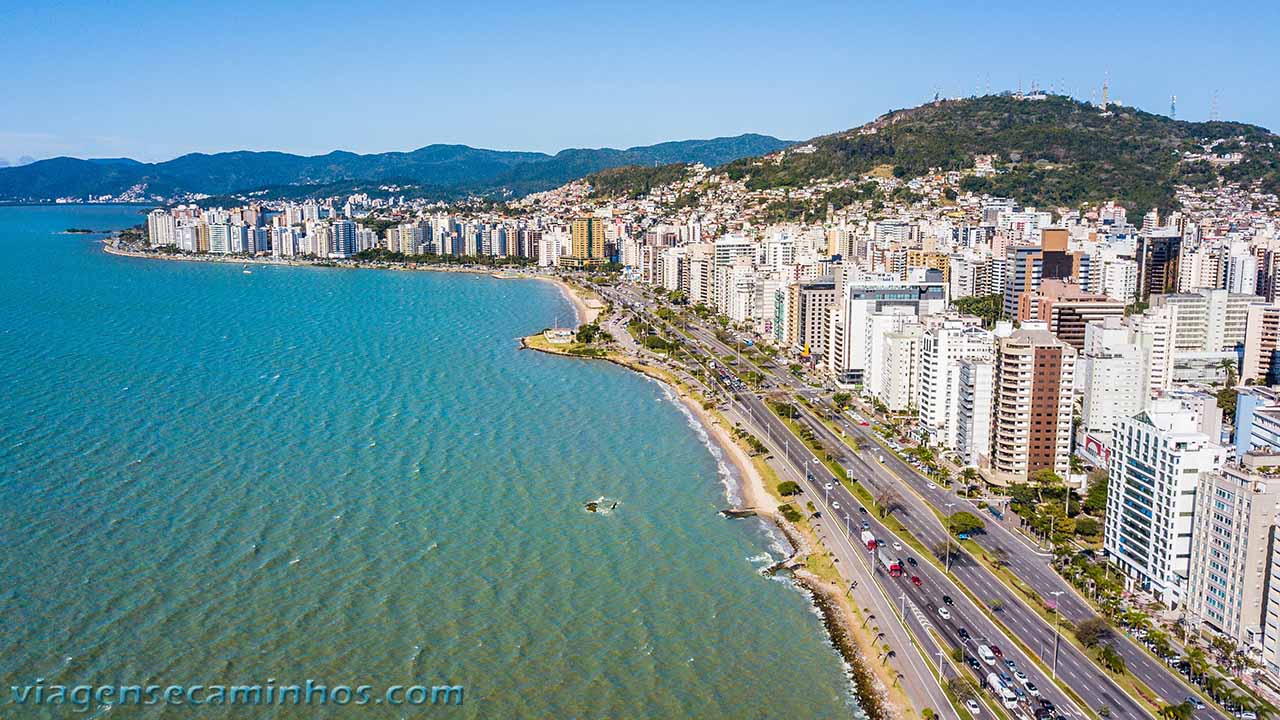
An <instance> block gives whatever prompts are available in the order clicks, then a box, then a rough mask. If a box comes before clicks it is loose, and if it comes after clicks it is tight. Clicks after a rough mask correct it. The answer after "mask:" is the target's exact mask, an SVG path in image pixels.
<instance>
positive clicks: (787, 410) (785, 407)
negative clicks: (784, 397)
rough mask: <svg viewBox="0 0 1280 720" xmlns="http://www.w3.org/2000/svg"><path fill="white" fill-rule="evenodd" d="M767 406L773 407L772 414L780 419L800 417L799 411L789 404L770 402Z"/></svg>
mask: <svg viewBox="0 0 1280 720" xmlns="http://www.w3.org/2000/svg"><path fill="white" fill-rule="evenodd" d="M769 405H770V406H772V407H773V412H774V413H776V414H777V416H778V417H780V418H787V419H795V418H797V417H800V413H799V411H797V410H796V408H795V406H794V405H792V404H790V403H784V402H771V403H769Z"/></svg>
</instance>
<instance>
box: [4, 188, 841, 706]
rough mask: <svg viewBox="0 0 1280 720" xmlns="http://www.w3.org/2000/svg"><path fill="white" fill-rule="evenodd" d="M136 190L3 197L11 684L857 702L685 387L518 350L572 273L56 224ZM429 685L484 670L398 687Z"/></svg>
mask: <svg viewBox="0 0 1280 720" xmlns="http://www.w3.org/2000/svg"><path fill="white" fill-rule="evenodd" d="M140 210H141V209H140V208H137V207H119V206H115V207H108V206H61V207H2V208H0V277H2V278H3V279H2V281H0V303H2V304H3V307H4V308H5V312H4V314H3V318H0V393H2V394H3V401H2V402H0V578H2V580H0V716H2V717H6V718H9V717H14V718H21V717H33V718H34V717H68V716H72V715H73V714H72V713H71V712H70V711H69V707H68V706H53V705H45V706H42V707H34V706H32V705H31V703H32V700H31V699H28V701H27V704H26V705H18V704H17V701H16V699H15V698H14V697H13V691H11V686H19V687H22V686H27V685H40V686H41V687H43V688H45V692H46V697H47V696H48V694H49V693H51V692H52V690H51V688H53V686H56V685H64V686H76V685H88V686H94V687H98V686H132V685H149V684H154V685H157V686H160V687H165V688H167V687H168V686H170V685H174V686H178V687H180V688H183V692H184V693H189V692H190V690H189V688H190V686H192V685H197V684H198V685H203V686H206V687H209V688H212V687H216V686H232V685H239V686H255V685H256V686H258V687H259V688H271V687H273V686H288V685H294V684H297V685H301V684H303V683H305V682H306V681H307V680H311V681H312V683H313V687H314V686H319V685H323V686H325V687H326V688H328V689H335V688H337V687H338V686H350V687H356V686H360V685H367V686H369V687H370V688H372V689H371V690H370V691H369V697H370V698H371V700H370V701H369V702H368V703H367V704H365V705H364V706H362V707H361V708H360V709H359V710H357V709H355V704H354V703H350V704H346V705H337V700H338V699H339V698H338V695H339V692H338V691H336V690H333V698H332V700H331V701H326V704H325V705H323V706H316V705H313V706H311V707H297V706H293V705H289V704H283V705H282V704H275V705H270V706H268V705H265V704H264V705H262V706H260V707H258V708H256V709H253V710H248V711H246V710H245V709H244V708H234V709H232V708H227V707H214V706H212V705H210V704H206V705H205V706H204V707H201V708H199V709H195V708H191V707H186V708H184V709H182V710H177V709H174V708H172V707H165V706H164V705H163V702H161V703H160V704H157V705H152V706H147V707H144V708H139V707H115V708H108V707H106V706H105V705H97V704H96V703H89V704H91V705H97V706H96V707H92V708H89V709H88V710H87V711H86V712H81V713H74V716H76V717H94V716H120V717H160V716H161V715H163V716H165V717H172V716H177V715H179V714H182V713H189V714H191V716H193V717H196V716H200V714H201V713H203V714H204V715H207V716H211V717H223V716H230V715H236V716H238V717H359V716H362V715H367V716H368V717H371V718H377V717H406V716H409V715H411V714H418V713H423V712H426V713H431V714H438V715H442V716H451V717H466V718H471V717H494V718H517V717H564V718H571V717H577V718H604V717H613V718H621V717H626V718H671V717H686V716H688V717H700V718H783V717H790V718H836V717H861V710H860V709H859V707H858V703H857V699H856V697H855V696H854V693H853V689H852V683H851V681H850V679H849V678H848V677H847V675H846V672H845V669H844V667H843V666H842V663H841V661H840V658H839V656H838V654H837V652H836V651H835V650H834V649H833V648H832V647H831V644H830V642H829V641H828V640H827V638H826V636H825V633H824V631H823V627H822V624H821V620H820V618H819V617H818V615H817V614H816V613H815V611H814V609H813V607H812V604H811V602H810V601H809V599H808V597H807V596H805V595H804V594H803V593H802V592H800V591H799V590H798V589H796V588H795V587H794V586H793V585H792V584H791V583H790V582H788V581H786V580H783V579H772V578H766V577H763V576H761V575H760V574H759V572H758V570H759V568H761V567H763V566H765V565H767V564H769V563H770V562H772V561H773V560H775V559H778V558H779V557H781V554H782V552H783V548H782V546H781V544H780V542H779V539H778V538H777V537H776V536H775V535H774V534H773V533H772V532H770V530H769V529H768V528H767V527H766V526H765V525H764V524H763V523H761V522H758V521H755V520H749V521H741V520H736V521H735V520H727V519H725V518H722V517H720V516H719V515H718V514H717V512H716V511H717V510H718V509H720V508H722V507H725V506H726V505H727V504H729V502H730V500H729V499H727V498H726V492H727V488H728V487H729V486H728V484H727V474H726V473H727V472H728V471H727V469H726V468H725V467H724V464H723V463H721V462H720V460H719V457H718V450H716V449H715V448H713V447H712V446H710V445H709V444H708V442H707V439H706V435H705V433H703V432H702V431H701V430H700V429H699V428H698V427H697V426H696V424H695V423H693V421H692V419H691V418H690V417H689V415H688V414H687V412H686V411H685V410H684V409H683V408H682V407H680V406H679V405H678V404H677V403H676V402H674V401H673V399H672V398H671V397H670V396H669V394H668V393H667V392H666V391H665V390H664V388H663V387H662V386H661V385H659V384H657V383H655V382H652V381H650V380H647V379H645V378H642V377H640V376H638V375H636V374H633V373H631V372H629V371H627V370H624V369H622V368H619V367H616V366H613V365H611V364H608V363H601V362H592V361H586V360H573V359H567V358H561V357H552V356H547V355H542V354H538V353H534V352H532V351H522V350H519V349H518V345H517V342H516V339H517V338H518V337H519V336H522V335H526V334H529V333H531V332H535V331H537V330H539V329H541V328H543V327H546V326H549V325H551V324H552V323H553V322H554V319H555V318H556V317H557V316H559V317H562V318H564V317H569V316H570V315H571V313H572V308H571V306H570V305H569V303H568V302H567V301H566V300H565V299H564V298H563V297H562V296H561V295H560V294H559V292H558V291H557V289H556V288H555V287H554V286H553V285H552V284H550V283H545V282H540V281H532V280H499V279H494V278H490V277H487V276H480V275H461V274H447V273H432V272H416V273H411V272H393V271H373V270H343V269H334V268H311V267H267V266H256V265H255V266H252V267H251V268H250V269H251V273H244V272H242V269H241V266H240V265H238V264H212V263H181V262H162V261H156V260H140V259H131V258H120V257H113V256H109V255H106V254H104V253H103V252H102V251H101V249H100V246H99V243H98V242H97V239H96V237H90V236H83V235H67V234H62V232H61V231H62V230H64V229H65V228H69V227H82V228H83V227H87V228H94V229H103V230H105V229H115V228H122V227H126V226H129V225H134V224H137V223H140V222H141V221H142V219H143V218H142V215H140V214H139V212H140ZM600 496H605V497H608V498H615V499H617V501H618V505H617V508H616V509H615V510H613V511H612V512H610V513H608V514H593V513H588V512H586V511H585V510H584V508H583V504H584V503H585V502H587V501H589V500H593V499H595V498H597V497H600ZM37 681H40V682H37ZM415 685H421V686H424V687H431V686H461V687H462V688H463V689H464V690H463V692H464V698H465V699H464V701H463V703H462V704H461V705H458V706H448V707H440V706H436V707H431V708H429V709H426V710H422V709H418V708H406V707H402V706H394V707H393V706H391V705H389V704H388V703H387V702H386V701H385V699H386V697H387V695H386V689H387V688H390V687H392V686H402V687H405V688H408V687H412V686H415ZM29 697H30V696H29ZM184 697H192V696H191V695H184ZM246 697H247V696H246ZM316 697H318V695H313V700H314V699H315V698H316Z"/></svg>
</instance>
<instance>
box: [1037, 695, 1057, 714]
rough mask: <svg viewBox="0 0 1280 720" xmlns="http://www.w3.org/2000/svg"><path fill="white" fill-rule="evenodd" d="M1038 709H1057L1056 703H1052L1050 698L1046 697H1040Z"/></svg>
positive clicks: (1050, 710)
mask: <svg viewBox="0 0 1280 720" xmlns="http://www.w3.org/2000/svg"><path fill="white" fill-rule="evenodd" d="M1040 709H1041V710H1048V711H1049V712H1053V711H1054V710H1056V709H1057V706H1056V705H1054V704H1053V701H1052V700H1049V699H1048V698H1040Z"/></svg>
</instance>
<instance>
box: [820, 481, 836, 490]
mask: <svg viewBox="0 0 1280 720" xmlns="http://www.w3.org/2000/svg"><path fill="white" fill-rule="evenodd" d="M822 487H823V488H825V489H827V490H830V489H831V488H833V487H835V485H832V484H831V483H827V484H825V485H823V486H822Z"/></svg>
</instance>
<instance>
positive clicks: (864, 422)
mask: <svg viewBox="0 0 1280 720" xmlns="http://www.w3.org/2000/svg"><path fill="white" fill-rule="evenodd" d="M858 424H859V425H861V426H862V427H867V426H868V425H870V424H871V423H869V422H867V421H866V420H859V421H858Z"/></svg>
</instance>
